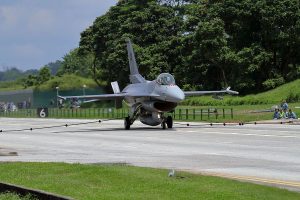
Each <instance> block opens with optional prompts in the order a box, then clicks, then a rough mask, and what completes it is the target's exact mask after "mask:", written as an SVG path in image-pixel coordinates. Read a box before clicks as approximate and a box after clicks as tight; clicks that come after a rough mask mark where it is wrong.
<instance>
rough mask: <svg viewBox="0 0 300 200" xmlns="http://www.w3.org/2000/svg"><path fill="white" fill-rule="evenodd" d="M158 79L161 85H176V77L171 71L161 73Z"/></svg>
mask: <svg viewBox="0 0 300 200" xmlns="http://www.w3.org/2000/svg"><path fill="white" fill-rule="evenodd" d="M156 81H157V83H158V84H160V85H175V79H174V77H173V76H172V75H171V74H169V73H162V74H160V75H159V76H158V77H157V79H156Z"/></svg>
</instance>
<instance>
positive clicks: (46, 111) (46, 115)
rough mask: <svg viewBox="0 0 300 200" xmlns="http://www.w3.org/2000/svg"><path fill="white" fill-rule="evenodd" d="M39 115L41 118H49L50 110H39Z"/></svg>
mask: <svg viewBox="0 0 300 200" xmlns="http://www.w3.org/2000/svg"><path fill="white" fill-rule="evenodd" d="M37 115H38V117H41V118H45V117H48V108H38V109H37Z"/></svg>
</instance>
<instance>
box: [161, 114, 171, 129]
mask: <svg viewBox="0 0 300 200" xmlns="http://www.w3.org/2000/svg"><path fill="white" fill-rule="evenodd" d="M161 127H162V129H166V127H168V128H173V118H172V117H171V116H168V117H167V118H166V119H165V120H163V121H162V123H161Z"/></svg>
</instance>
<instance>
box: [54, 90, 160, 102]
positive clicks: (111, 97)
mask: <svg viewBox="0 0 300 200" xmlns="http://www.w3.org/2000/svg"><path fill="white" fill-rule="evenodd" d="M125 97H136V98H137V97H157V95H155V94H128V93H125V92H122V93H116V94H99V95H81V96H58V98H60V99H63V100H66V99H84V100H85V101H84V103H87V102H94V101H102V100H118V99H119V100H122V99H124V98H125Z"/></svg>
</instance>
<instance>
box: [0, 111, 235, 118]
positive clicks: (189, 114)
mask: <svg viewBox="0 0 300 200" xmlns="http://www.w3.org/2000/svg"><path fill="white" fill-rule="evenodd" d="M168 114H169V115H172V116H173V119H176V120H194V121H201V120H209V119H226V118H227V119H233V109H232V108H229V109H228V108H226V109H225V108H206V109H190V108H177V109H175V110H174V112H172V113H168ZM126 116H128V109H115V108H77V109H66V108H62V109H58V108H48V113H47V117H49V118H76V119H95V118H109V119H119V118H124V117H126ZM0 117H16V118H19V117H22V118H35V117H41V116H40V115H39V113H38V110H37V109H19V110H17V111H11V112H0Z"/></svg>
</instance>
